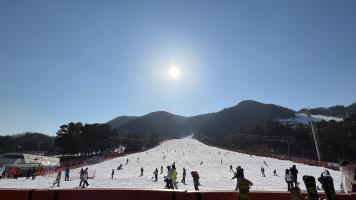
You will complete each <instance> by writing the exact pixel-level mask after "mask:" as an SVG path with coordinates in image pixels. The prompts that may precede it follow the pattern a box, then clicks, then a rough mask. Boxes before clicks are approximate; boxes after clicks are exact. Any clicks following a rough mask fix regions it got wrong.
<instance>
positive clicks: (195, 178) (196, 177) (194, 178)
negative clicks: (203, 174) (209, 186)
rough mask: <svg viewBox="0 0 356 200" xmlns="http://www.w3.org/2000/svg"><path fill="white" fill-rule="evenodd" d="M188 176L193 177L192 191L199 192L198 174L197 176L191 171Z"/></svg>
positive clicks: (196, 173)
mask: <svg viewBox="0 0 356 200" xmlns="http://www.w3.org/2000/svg"><path fill="white" fill-rule="evenodd" d="M190 174H191V175H192V177H193V182H194V189H195V190H199V187H198V186H199V174H198V172H196V171H192V172H191V173H190Z"/></svg>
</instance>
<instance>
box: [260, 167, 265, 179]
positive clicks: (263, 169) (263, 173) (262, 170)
mask: <svg viewBox="0 0 356 200" xmlns="http://www.w3.org/2000/svg"><path fill="white" fill-rule="evenodd" d="M261 173H262V177H266V175H265V168H263V166H262V167H261Z"/></svg>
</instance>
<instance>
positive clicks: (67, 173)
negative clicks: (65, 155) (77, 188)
mask: <svg viewBox="0 0 356 200" xmlns="http://www.w3.org/2000/svg"><path fill="white" fill-rule="evenodd" d="M64 181H69V167H68V166H67V167H66V169H65V171H64Z"/></svg>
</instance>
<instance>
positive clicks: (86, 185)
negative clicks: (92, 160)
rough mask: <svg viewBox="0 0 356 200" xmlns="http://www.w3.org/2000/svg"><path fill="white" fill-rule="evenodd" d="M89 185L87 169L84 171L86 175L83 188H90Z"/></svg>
mask: <svg viewBox="0 0 356 200" xmlns="http://www.w3.org/2000/svg"><path fill="white" fill-rule="evenodd" d="M88 186H89V183H88V168H85V170H84V174H83V185H82V188H85V187H88Z"/></svg>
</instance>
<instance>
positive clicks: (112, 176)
mask: <svg viewBox="0 0 356 200" xmlns="http://www.w3.org/2000/svg"><path fill="white" fill-rule="evenodd" d="M114 173H115V170H114V169H112V170H111V179H114Z"/></svg>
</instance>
